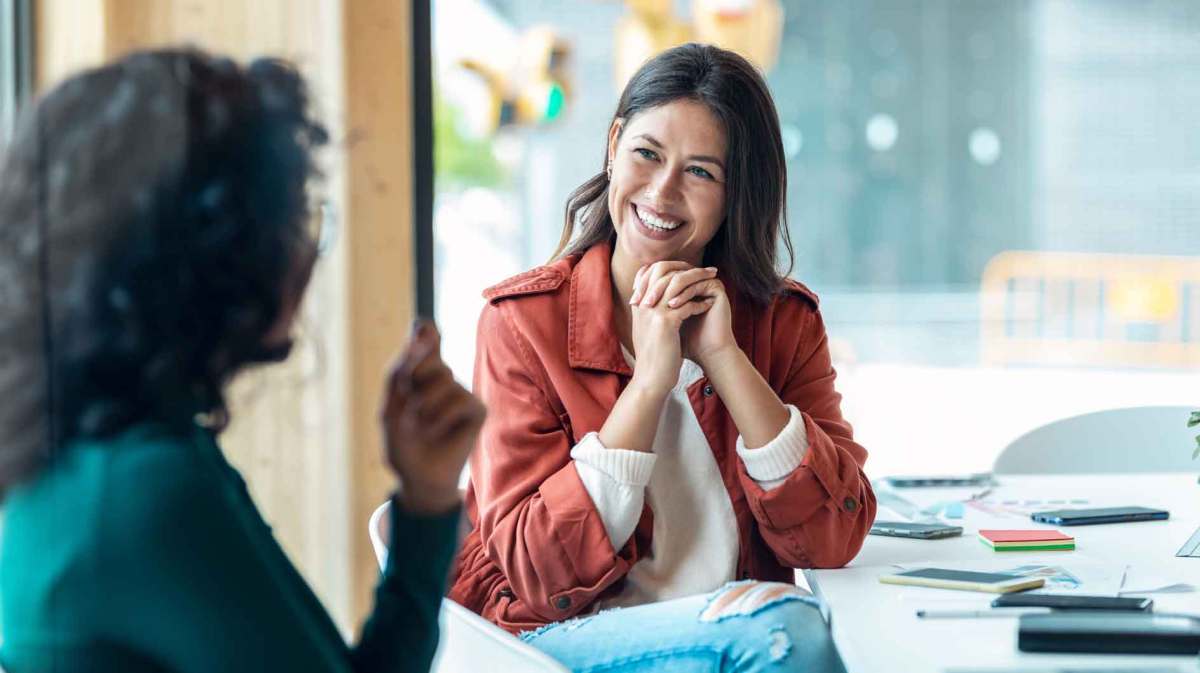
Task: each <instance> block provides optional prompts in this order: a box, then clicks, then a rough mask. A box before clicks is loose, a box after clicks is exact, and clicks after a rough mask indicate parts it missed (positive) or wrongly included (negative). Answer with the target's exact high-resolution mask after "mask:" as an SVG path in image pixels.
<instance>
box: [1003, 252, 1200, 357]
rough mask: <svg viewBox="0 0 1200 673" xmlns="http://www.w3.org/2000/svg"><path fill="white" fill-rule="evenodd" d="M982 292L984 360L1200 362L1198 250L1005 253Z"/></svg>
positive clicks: (1199, 270)
mask: <svg viewBox="0 0 1200 673" xmlns="http://www.w3.org/2000/svg"><path fill="white" fill-rule="evenodd" d="M980 295H981V296H980V299H981V347H982V359H983V362H984V363H985V364H990V365H1008V364H1045V365H1086V366H1100V367H1162V368H1166V367H1170V368H1188V369H1192V368H1200V257H1178V256H1152V255H1106V254H1091V253H1066V252H1022V251H1009V252H1003V253H1000V254H999V255H996V256H995V257H993V258H992V259H991V261H989V262H988V265H987V268H986V269H984V272H983V281H982V283H981V286H980Z"/></svg>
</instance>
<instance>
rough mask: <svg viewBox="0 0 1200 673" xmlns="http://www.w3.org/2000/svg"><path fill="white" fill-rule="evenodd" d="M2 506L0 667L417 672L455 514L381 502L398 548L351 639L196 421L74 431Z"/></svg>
mask: <svg viewBox="0 0 1200 673" xmlns="http://www.w3.org/2000/svg"><path fill="white" fill-rule="evenodd" d="M4 509H5V514H4V528H3V540H2V545H0V629H2V645H0V663H2V665H3V667H4V668H6V669H7V670H8V673H25V672H36V673H43V672H53V673H68V672H75V671H122V672H125V673H138V672H141V671H180V672H191V671H195V672H197V673H199V672H201V671H203V672H205V673H210V672H215V671H222V672H224V673H237V672H240V671H255V672H260V671H289V672H292V671H425V670H427V669H428V668H429V662H430V659H431V658H432V657H433V653H434V650H435V648H436V645H437V614H438V607H439V605H440V602H441V595H442V592H443V590H444V587H445V582H446V576H447V569H448V567H449V564H450V561H451V557H452V555H453V553H454V549H455V543H456V540H455V536H456V533H457V522H458V516H459V513H458V512H457V511H455V512H452V513H449V514H446V515H440V516H434V517H418V516H413V515H407V514H404V513H402V512H400V510H399V508H398V507H392V512H393V515H392V531H393V538H392V539H393V540H396V541H397V542H398V543H399V544H402V545H403V548H404V549H405V550H406V551H405V552H404V553H395V554H389V555H388V556H389V561H388V567H387V568H386V569H385V570H384V572H383V574H382V576H381V578H380V581H379V585H378V587H377V589H376V591H375V609H374V612H373V613H372V615H371V618H370V620H369V621H368V622H367V624H366V626H365V628H364V631H363V637H362V640H361V642H359V644H358V645H357V646H355V647H350V646H347V644H346V643H345V641H344V640H343V639H342V636H341V635H340V633H339V632H338V629H337V627H336V626H335V625H334V623H333V621H332V620H331V619H330V617H329V615H328V614H327V613H326V612H325V610H324V609H323V608H322V607H321V604H320V602H319V601H318V600H317V598H316V596H315V595H314V594H313V593H312V590H311V589H309V587H308V585H307V584H305V582H304V580H303V578H301V576H300V574H299V573H298V572H297V571H296V569H295V567H294V566H292V564H291V563H290V562H289V561H288V559H287V557H286V556H285V555H284V553H283V550H282V549H281V548H280V547H279V545H278V543H277V542H276V541H275V538H274V537H273V536H272V535H271V529H270V527H268V526H267V524H266V523H265V522H264V521H263V520H262V517H261V516H260V515H259V513H258V510H257V509H256V508H255V506H254V504H253V502H251V500H250V496H249V494H248V493H247V491H246V486H245V483H244V482H243V481H242V479H241V477H240V476H239V475H238V473H237V471H236V470H234V469H233V467H232V466H230V465H229V463H227V462H226V461H225V458H224V456H223V455H222V454H221V450H220V449H219V448H218V447H217V445H216V443H215V441H214V440H213V438H212V436H211V435H210V434H209V433H208V432H207V431H205V430H203V429H200V428H196V429H195V430H194V432H192V433H191V435H190V436H180V435H170V434H168V433H167V432H166V431H165V430H163V429H161V428H159V427H157V426H152V425H141V426H137V427H134V428H132V429H130V430H128V431H126V432H125V433H123V434H121V435H119V436H117V437H114V438H112V439H108V440H104V441H95V442H77V443H75V444H74V445H72V446H70V447H69V448H68V449H67V450H65V451H64V452H63V454H62V455H61V456H60V457H59V458H58V459H57V460H55V461H54V463H53V464H51V465H49V466H48V467H47V469H46V470H45V471H43V472H42V474H41V475H39V476H38V477H37V478H36V479H35V480H34V481H32V482H30V483H29V484H27V485H24V486H21V487H18V488H16V489H14V490H13V491H12V492H11V493H10V494H9V496H8V498H7V500H6V502H5V505H4ZM363 534H364V535H365V534H366V533H365V531H364V532H363Z"/></svg>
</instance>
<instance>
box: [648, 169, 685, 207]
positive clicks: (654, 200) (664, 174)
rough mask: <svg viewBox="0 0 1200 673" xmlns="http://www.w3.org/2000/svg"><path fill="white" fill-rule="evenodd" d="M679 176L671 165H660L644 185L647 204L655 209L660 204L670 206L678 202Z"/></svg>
mask: <svg viewBox="0 0 1200 673" xmlns="http://www.w3.org/2000/svg"><path fill="white" fill-rule="evenodd" d="M679 180H680V176H679V175H678V173H677V172H676V171H675V170H674V168H673V167H671V166H662V167H660V168H659V169H658V170H657V171H656V172H655V174H654V176H653V177H652V178H651V180H650V184H648V185H647V186H646V198H647V200H649V201H650V203H648V204H647V205H648V206H650V207H651V208H654V209H655V210H658V209H659V207H660V206H671V205H675V204H676V203H678V202H679V199H680V194H679Z"/></svg>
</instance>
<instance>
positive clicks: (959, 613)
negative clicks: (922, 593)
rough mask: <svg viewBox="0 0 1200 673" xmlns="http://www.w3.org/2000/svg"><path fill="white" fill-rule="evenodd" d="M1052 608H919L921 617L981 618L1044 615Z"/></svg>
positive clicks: (918, 614) (918, 611)
mask: <svg viewBox="0 0 1200 673" xmlns="http://www.w3.org/2000/svg"><path fill="white" fill-rule="evenodd" d="M1049 612H1050V608H990V609H987V610H917V616H918V617H920V618H921V619H981V618H988V617H1020V616H1021V615H1044V614H1048V613H1049Z"/></svg>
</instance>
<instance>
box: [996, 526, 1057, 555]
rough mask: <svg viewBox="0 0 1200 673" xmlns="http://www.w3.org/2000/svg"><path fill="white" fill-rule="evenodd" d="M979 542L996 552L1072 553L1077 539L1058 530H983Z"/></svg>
mask: <svg viewBox="0 0 1200 673" xmlns="http://www.w3.org/2000/svg"><path fill="white" fill-rule="evenodd" d="M979 541H980V542H982V543H984V544H986V545H987V546H989V547H991V548H992V549H995V550H996V551H1070V550H1072V549H1074V548H1075V538H1073V537H1071V536H1070V535H1064V534H1062V533H1060V532H1058V531H1056V530H981V531H979Z"/></svg>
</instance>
